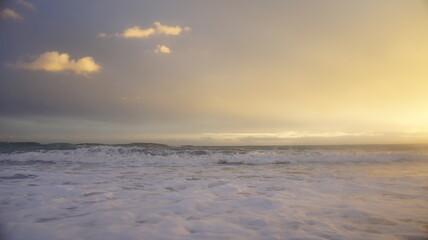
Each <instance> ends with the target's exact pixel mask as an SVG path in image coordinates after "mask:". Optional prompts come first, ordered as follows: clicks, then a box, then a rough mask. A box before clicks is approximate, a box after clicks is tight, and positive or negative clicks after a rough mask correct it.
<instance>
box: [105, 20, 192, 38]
mask: <svg viewBox="0 0 428 240" xmlns="http://www.w3.org/2000/svg"><path fill="white" fill-rule="evenodd" d="M153 25H155V26H154V27H150V28H141V27H140V26H134V27H131V28H127V29H125V30H124V31H123V32H122V33H116V34H106V33H99V34H98V35H97V37H100V38H105V37H112V36H115V37H123V38H148V37H150V36H153V35H167V36H168V35H172V36H177V35H180V34H181V33H182V32H188V31H191V30H192V29H191V28H190V27H180V26H167V25H162V24H161V23H160V22H154V23H153Z"/></svg>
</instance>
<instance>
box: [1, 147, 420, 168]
mask: <svg viewBox="0 0 428 240" xmlns="http://www.w3.org/2000/svg"><path fill="white" fill-rule="evenodd" d="M42 146H45V147H44V148H42V149H27V150H26V151H13V152H10V151H9V152H3V153H1V154H0V164H2V165H5V164H6V165H7V164H15V165H16V164H24V165H30V164H54V163H67V162H68V163H76V162H81V163H100V164H108V165H122V164H128V165H129V164H134V165H135V164H136V165H138V166H144V165H147V166H201V165H202V166H204V165H217V164H220V165H266V164H316V163H377V162H394V161H419V160H427V159H428V149H427V148H423V147H419V149H418V150H415V148H414V147H413V148H409V147H408V148H407V149H406V148H403V147H402V146H401V147H397V146H396V147H395V148H394V147H391V146H390V147H386V146H377V147H373V146H372V147H361V146H335V147H333V146H312V147H308V146H297V147H296V146H293V147H290V146H288V147H286V146H279V147H278V146H277V147H275V146H270V147H194V146H184V147H170V146H167V145H161V144H130V145H101V144H92V145H88V144H86V145H83V144H81V145H65V144H62V145H55V147H52V145H49V146H47V147H46V145H42ZM27 147H28V146H27ZM32 147H34V146H33V145H32Z"/></svg>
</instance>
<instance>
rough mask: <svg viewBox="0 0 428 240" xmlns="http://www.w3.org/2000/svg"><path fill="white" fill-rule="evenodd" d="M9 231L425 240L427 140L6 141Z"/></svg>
mask: <svg viewBox="0 0 428 240" xmlns="http://www.w3.org/2000/svg"><path fill="white" fill-rule="evenodd" d="M0 239H3V240H29V239H31V240H48V239H49V240H56V239H67V240H68V239H73V240H79V239H82V240H83V239H85V240H86V239H90V240H109V239H126V240H133V239H135V240H137V239H148V240H151V239H155V240H174V239H183V240H187V239H221V240H227V239H233V240H235V239H243V240H252V239H267V240H268V239H272V240H273V239H285V240H324V239H325V240H327V239H328V240H336V239H337V240H344V239H347V240H353V239H354V240H365V239H373V240H427V239H428V145H343V146H227V147H222V146H179V147H177V146H167V145H162V144H153V143H133V144H110V145H109V144H93V143H86V144H68V143H55V144H39V143H32V142H26V143H9V142H3V143H0Z"/></svg>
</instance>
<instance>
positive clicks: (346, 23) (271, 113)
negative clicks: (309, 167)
mask: <svg viewBox="0 0 428 240" xmlns="http://www.w3.org/2000/svg"><path fill="white" fill-rule="evenodd" d="M0 141H37V142H42V143H48V142H72V143H77V142H103V143H126V142H159V143H166V144H171V145H182V144H193V145H272V144H273V145H283V144H381V143H387V144H389V143H428V1H426V0H425V1H418V0H412V1H408V0H401V1H397V0H388V1H385V0H382V1H378V0H361V1H350V0H345V1H343V0H337V1H334V0H329V1H326V0H325V1H324V0H321V1H316V0H313V1H309V0H294V1H286V0H278V1H274V0H267V1H251V0H234V1H227V0H216V1H203V0H202V1H200V0H183V1H175V0H171V1H166V0H153V1H140V0H123V1H114V0H110V1H109V0H73V1H69V0H55V1H54V0H10V1H0Z"/></svg>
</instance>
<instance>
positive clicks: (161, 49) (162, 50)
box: [155, 45, 171, 54]
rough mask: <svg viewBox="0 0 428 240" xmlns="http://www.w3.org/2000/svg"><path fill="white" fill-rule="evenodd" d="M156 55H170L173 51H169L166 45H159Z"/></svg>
mask: <svg viewBox="0 0 428 240" xmlns="http://www.w3.org/2000/svg"><path fill="white" fill-rule="evenodd" d="M155 53H164V54H168V53H171V49H169V47H167V46H165V45H158V46H157V47H156V49H155Z"/></svg>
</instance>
